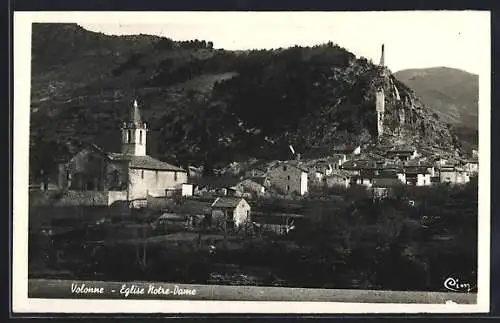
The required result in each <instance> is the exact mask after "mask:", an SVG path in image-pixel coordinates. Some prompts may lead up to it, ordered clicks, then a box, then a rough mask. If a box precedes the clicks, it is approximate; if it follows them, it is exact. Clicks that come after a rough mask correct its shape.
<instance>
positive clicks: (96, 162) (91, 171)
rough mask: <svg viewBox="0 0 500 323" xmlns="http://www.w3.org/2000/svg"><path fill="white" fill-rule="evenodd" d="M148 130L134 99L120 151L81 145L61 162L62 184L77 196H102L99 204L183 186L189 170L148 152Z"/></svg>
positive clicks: (65, 189)
mask: <svg viewBox="0 0 500 323" xmlns="http://www.w3.org/2000/svg"><path fill="white" fill-rule="evenodd" d="M147 133H148V128H147V124H146V123H145V122H143V121H142V119H141V115H140V111H139V107H138V104H137V101H134V104H133V105H132V106H131V107H130V109H129V116H128V120H127V121H125V122H124V123H123V125H122V127H121V152H119V153H115V152H106V151H103V150H102V149H101V148H100V147H98V146H96V145H91V146H90V147H86V148H84V149H82V150H81V151H80V152H78V153H77V154H76V155H74V156H73V157H72V158H71V159H69V160H68V161H66V162H64V163H62V164H59V171H58V186H59V188H60V189H61V190H63V191H65V192H66V193H72V194H70V195H74V196H75V199H85V198H86V199H89V198H90V199H91V200H93V201H96V200H102V201H101V202H100V203H99V204H107V205H111V204H112V203H113V202H115V201H120V200H126V201H132V200H137V199H145V198H146V197H147V196H148V195H152V196H165V195H166V194H167V192H168V191H172V190H181V189H182V185H183V184H185V183H187V172H186V171H185V170H183V169H182V168H179V167H177V166H174V165H171V164H168V163H165V162H163V161H160V160H158V159H155V158H153V157H151V156H148V155H147V154H146V140H147ZM75 203H76V201H75Z"/></svg>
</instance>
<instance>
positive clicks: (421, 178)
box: [416, 174, 431, 186]
mask: <svg viewBox="0 0 500 323" xmlns="http://www.w3.org/2000/svg"><path fill="white" fill-rule="evenodd" d="M416 185H417V186H429V185H431V174H417V184H416Z"/></svg>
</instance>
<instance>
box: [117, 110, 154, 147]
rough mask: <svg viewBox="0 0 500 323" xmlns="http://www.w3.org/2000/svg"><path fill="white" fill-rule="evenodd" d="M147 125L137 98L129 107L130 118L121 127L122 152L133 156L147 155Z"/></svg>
mask: <svg viewBox="0 0 500 323" xmlns="http://www.w3.org/2000/svg"><path fill="white" fill-rule="evenodd" d="M147 130H148V129H147V125H146V123H145V122H142V120H141V115H140V112H139V106H138V104H137V100H134V104H133V105H132V106H131V107H130V108H129V114H128V120H127V121H125V122H124V123H123V125H122V127H121V131H122V153H123V154H127V155H133V156H145V155H146V133H147Z"/></svg>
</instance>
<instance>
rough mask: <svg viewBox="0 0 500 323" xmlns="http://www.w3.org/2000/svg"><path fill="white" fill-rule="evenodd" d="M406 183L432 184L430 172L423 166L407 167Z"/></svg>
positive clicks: (416, 184) (417, 184)
mask: <svg viewBox="0 0 500 323" xmlns="http://www.w3.org/2000/svg"><path fill="white" fill-rule="evenodd" d="M405 174H406V184H408V185H415V186H430V185H432V181H431V174H430V173H429V172H428V171H427V169H426V168H425V167H421V166H417V167H407V168H405Z"/></svg>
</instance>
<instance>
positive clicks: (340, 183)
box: [324, 169, 355, 188]
mask: <svg viewBox="0 0 500 323" xmlns="http://www.w3.org/2000/svg"><path fill="white" fill-rule="evenodd" d="M353 176H355V175H354V174H353V173H352V172H349V171H346V170H343V169H336V170H334V171H333V172H332V173H331V174H330V175H328V176H326V177H325V180H324V183H325V185H326V187H341V188H349V186H350V185H351V181H352V178H353Z"/></svg>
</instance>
